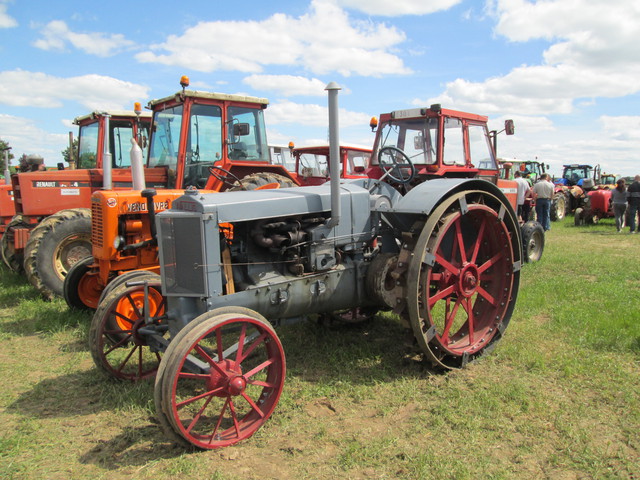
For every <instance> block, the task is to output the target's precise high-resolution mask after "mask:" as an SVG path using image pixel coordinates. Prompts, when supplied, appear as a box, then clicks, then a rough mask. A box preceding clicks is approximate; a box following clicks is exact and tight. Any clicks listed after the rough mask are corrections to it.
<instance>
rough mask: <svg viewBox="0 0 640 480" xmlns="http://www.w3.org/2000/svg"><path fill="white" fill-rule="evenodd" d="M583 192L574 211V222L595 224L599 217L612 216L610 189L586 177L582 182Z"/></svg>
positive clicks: (576, 223)
mask: <svg viewBox="0 0 640 480" xmlns="http://www.w3.org/2000/svg"><path fill="white" fill-rule="evenodd" d="M582 188H583V189H584V192H585V194H584V195H583V196H582V197H580V199H579V203H578V206H577V207H576V209H575V212H574V219H573V220H574V224H575V225H576V226H581V225H585V224H596V223H598V222H599V221H600V219H601V218H610V217H613V216H614V214H613V205H612V203H611V189H610V188H609V187H605V186H603V185H594V183H593V180H592V179H590V178H587V179H585V180H584V182H583V184H582Z"/></svg>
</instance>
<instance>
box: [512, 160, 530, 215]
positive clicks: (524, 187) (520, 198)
mask: <svg viewBox="0 0 640 480" xmlns="http://www.w3.org/2000/svg"><path fill="white" fill-rule="evenodd" d="M513 176H514V177H515V179H516V186H517V193H516V198H517V200H516V203H517V205H518V212H517V213H518V218H519V219H520V220H521V221H525V222H526V221H527V220H528V219H529V215H528V213H529V212H528V211H527V216H524V201H525V198H526V196H527V195H528V194H529V192H530V191H531V187H530V186H529V182H527V181H526V180H525V179H524V178H522V173H520V171H519V170H516V171H515V173H514V174H513Z"/></svg>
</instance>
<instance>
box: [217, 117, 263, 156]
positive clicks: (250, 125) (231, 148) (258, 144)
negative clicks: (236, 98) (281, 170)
mask: <svg viewBox="0 0 640 480" xmlns="http://www.w3.org/2000/svg"><path fill="white" fill-rule="evenodd" d="M228 115H229V120H228V125H227V131H228V138H227V147H228V155H229V159H230V160H243V161H252V160H253V161H261V162H268V161H269V146H268V144H267V135H266V128H265V126H264V115H263V110H262V109H257V108H247V107H229V110H228Z"/></svg>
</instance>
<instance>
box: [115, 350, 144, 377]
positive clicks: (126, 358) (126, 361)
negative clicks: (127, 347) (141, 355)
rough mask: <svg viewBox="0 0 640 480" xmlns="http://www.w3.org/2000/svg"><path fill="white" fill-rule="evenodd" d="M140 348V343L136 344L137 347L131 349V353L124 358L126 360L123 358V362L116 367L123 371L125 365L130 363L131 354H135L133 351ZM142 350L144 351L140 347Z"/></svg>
mask: <svg viewBox="0 0 640 480" xmlns="http://www.w3.org/2000/svg"><path fill="white" fill-rule="evenodd" d="M138 348H140V347H139V346H138V345H136V346H135V347H133V348H132V349H131V351H130V352H129V354H128V355H127V356H126V357H125V358H124V360H122V362H121V363H120V366H119V367H118V368H117V369H116V371H118V372H121V371H122V369H123V368H124V367H125V365H126V364H127V363H129V359H130V358H131V356H132V355H133V353H134V352H135V351H136V350H137V349H138ZM140 351H141V352H142V349H140Z"/></svg>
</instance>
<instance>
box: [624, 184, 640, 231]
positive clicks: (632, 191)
mask: <svg viewBox="0 0 640 480" xmlns="http://www.w3.org/2000/svg"><path fill="white" fill-rule="evenodd" d="M627 201H628V202H629V229H630V232H631V233H636V232H637V230H636V225H637V223H636V220H637V217H638V209H639V208H640V175H636V176H635V177H634V179H633V183H632V184H631V185H629V188H628V189H627Z"/></svg>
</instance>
